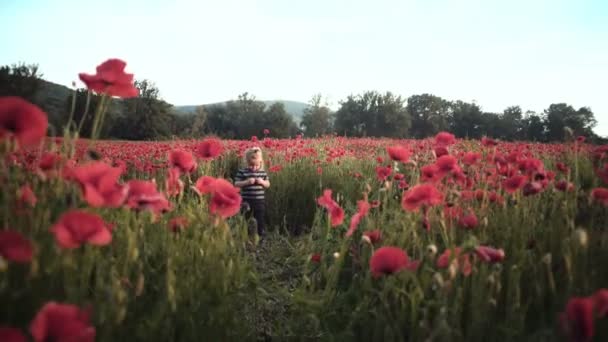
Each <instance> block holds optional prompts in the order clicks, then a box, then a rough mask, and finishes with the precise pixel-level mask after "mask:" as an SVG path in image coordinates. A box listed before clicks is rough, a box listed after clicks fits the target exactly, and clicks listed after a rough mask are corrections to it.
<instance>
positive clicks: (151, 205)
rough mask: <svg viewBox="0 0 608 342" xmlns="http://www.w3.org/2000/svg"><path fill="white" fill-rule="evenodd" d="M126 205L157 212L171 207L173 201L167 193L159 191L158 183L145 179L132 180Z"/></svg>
mask: <svg viewBox="0 0 608 342" xmlns="http://www.w3.org/2000/svg"><path fill="white" fill-rule="evenodd" d="M127 187H128V192H127V200H126V205H127V207H128V208H130V209H134V210H150V211H152V212H154V213H155V214H158V213H161V212H164V211H168V210H170V209H171V203H169V201H168V200H167V198H166V197H165V195H163V194H161V193H160V192H158V190H157V189H156V183H155V182H151V181H143V180H136V179H135V180H130V181H129V182H128V183H127Z"/></svg>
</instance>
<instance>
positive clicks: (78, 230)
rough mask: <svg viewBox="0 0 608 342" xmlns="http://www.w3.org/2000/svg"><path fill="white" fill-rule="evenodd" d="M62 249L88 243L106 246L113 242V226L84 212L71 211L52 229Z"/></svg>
mask: <svg viewBox="0 0 608 342" xmlns="http://www.w3.org/2000/svg"><path fill="white" fill-rule="evenodd" d="M51 232H52V233H53V234H55V241H56V242H57V244H58V245H59V246H60V247H61V248H66V249H72V248H77V247H80V246H81V245H83V244H85V243H88V244H91V245H96V246H105V245H107V244H109V243H110V242H112V233H111V226H110V225H109V224H108V223H106V222H104V221H103V220H102V219H101V217H99V216H97V215H95V214H91V213H88V212H86V211H82V210H70V211H68V212H66V213H64V214H63V215H61V217H60V218H59V220H58V221H57V223H55V225H53V226H52V227H51Z"/></svg>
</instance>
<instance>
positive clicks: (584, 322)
mask: <svg viewBox="0 0 608 342" xmlns="http://www.w3.org/2000/svg"><path fill="white" fill-rule="evenodd" d="M593 304H594V303H593V299H591V298H581V297H575V298H571V299H570V300H569V301H568V303H567V304H566V310H565V312H563V313H562V314H561V315H560V321H561V325H562V329H563V330H564V332H565V333H566V334H567V335H568V336H569V337H570V339H571V340H572V341H577V342H578V341H591V339H592V338H593V333H594V332H593V330H594V327H593Z"/></svg>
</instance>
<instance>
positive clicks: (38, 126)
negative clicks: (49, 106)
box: [0, 96, 49, 147]
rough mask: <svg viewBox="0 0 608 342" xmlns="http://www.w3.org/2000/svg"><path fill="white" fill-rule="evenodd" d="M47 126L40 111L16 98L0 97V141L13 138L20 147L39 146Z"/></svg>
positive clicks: (45, 119)
mask: <svg viewBox="0 0 608 342" xmlns="http://www.w3.org/2000/svg"><path fill="white" fill-rule="evenodd" d="M48 125H49V122H48V117H47V115H46V113H45V112H43V111H42V109H40V108H38V107H37V106H36V105H33V104H31V103H29V102H27V101H26V100H24V99H22V98H20V97H17V96H5V97H0V140H2V139H5V138H6V137H8V138H13V139H15V140H16V141H17V143H18V144H19V146H21V147H30V146H35V145H38V144H40V142H41V141H42V139H43V138H44V136H45V135H46V129H47V127H48Z"/></svg>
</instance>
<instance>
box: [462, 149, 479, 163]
mask: <svg viewBox="0 0 608 342" xmlns="http://www.w3.org/2000/svg"><path fill="white" fill-rule="evenodd" d="M480 160H481V153H477V152H467V153H465V155H464V157H462V163H463V164H465V165H474V164H476V163H477V162H478V161H480Z"/></svg>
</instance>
